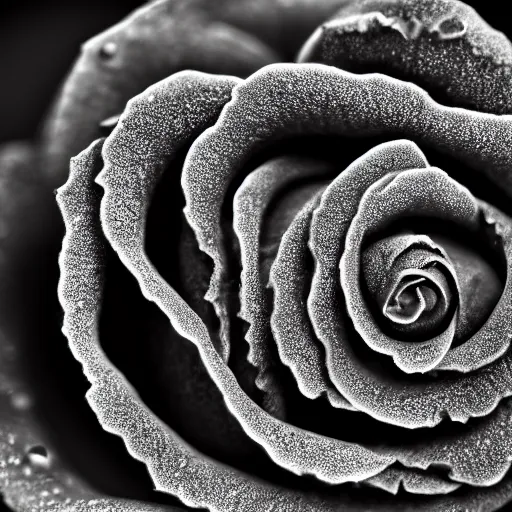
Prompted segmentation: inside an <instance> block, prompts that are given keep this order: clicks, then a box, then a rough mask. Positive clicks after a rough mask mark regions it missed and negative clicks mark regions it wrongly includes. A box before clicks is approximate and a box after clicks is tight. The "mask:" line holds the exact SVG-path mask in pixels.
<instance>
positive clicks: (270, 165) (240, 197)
mask: <svg viewBox="0 0 512 512" xmlns="http://www.w3.org/2000/svg"><path fill="white" fill-rule="evenodd" d="M329 171H331V172H332V169H331V166H330V165H327V164H325V163H321V162H316V161H306V160H304V159H302V158H297V157H295V158H294V157H281V158H277V159H275V160H269V161H268V162H266V163H265V164H263V165H262V166H260V167H259V168H258V169H256V170H254V171H253V172H252V173H251V174H249V176H248V177H247V178H246V179H245V180H244V182H243V183H242V185H241V186H240V188H239V189H238V190H237V192H236V194H235V198H234V202H233V212H234V213H233V227H234V230H235V233H236V235H237V237H238V240H239V243H240V253H241V264H242V274H241V277H240V312H239V316H240V318H242V319H243V320H245V321H246V322H247V323H248V324H249V329H248V331H247V333H246V335H245V339H246V340H247V342H248V343H249V347H250V348H249V354H248V360H249V362H250V363H251V364H253V365H254V366H256V368H258V375H257V377H256V380H255V382H256V385H257V386H258V387H259V388H260V389H261V390H263V391H265V392H267V393H269V392H270V393H272V392H274V393H278V394H279V393H280V391H279V387H280V384H279V382H278V381H279V378H278V374H277V372H279V371H280V370H279V368H278V367H276V363H277V362H276V361H275V355H274V353H273V351H272V347H273V345H272V343H273V340H272V337H271V332H270V306H271V304H269V301H268V298H267V292H266V286H267V283H266V282H264V278H263V274H262V272H261V269H260V266H261V261H260V252H261V247H260V237H261V228H262V223H263V219H264V217H265V213H267V209H268V207H269V205H270V203H271V201H272V200H273V199H275V198H276V196H277V195H278V194H279V193H280V192H282V191H283V189H285V188H287V187H288V188H289V187H291V186H292V184H293V183H294V182H298V181H300V180H306V179H308V178H309V179H312V178H316V179H317V180H319V179H321V178H322V177H324V176H325V175H326V174H328V172H329ZM312 193H313V192H312Z"/></svg>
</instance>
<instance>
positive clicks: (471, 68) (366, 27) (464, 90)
mask: <svg viewBox="0 0 512 512" xmlns="http://www.w3.org/2000/svg"><path fill="white" fill-rule="evenodd" d="M298 60H299V61H300V62H320V63H322V64H329V65H331V66H336V67H339V68H343V69H346V70H347V71H354V72H363V73H368V72H382V73H384V74H386V75H389V76H393V77H395V78H399V79H401V80H407V81H410V82H414V83H416V84H418V85H419V86H420V87H422V88H423V89H425V90H426V91H428V92H429V93H430V94H431V95H432V96H433V97H434V98H436V99H437V100H438V101H440V102H441V103H445V104H448V105H452V106H461V107H465V108H471V109H475V110H479V111H484V112H492V113H495V114H505V113H510V112H512V102H511V99H510V88H511V85H512V82H511V80H512V77H511V75H510V72H509V67H510V65H511V64H512V45H511V44H510V41H509V40H508V39H507V37H506V36H505V35H504V34H502V33H501V32H498V31H497V30H494V29H493V28H492V27H490V26H489V25H488V24H487V23H486V22H485V21H484V20H483V19H482V18H481V17H480V16H479V15H478V14H477V13H476V12H475V10H474V9H473V8H472V7H470V6H468V5H466V4H464V3H463V2H459V1H457V0H412V1H411V0H398V1H396V0H361V1H352V2H349V3H348V4H347V5H346V6H345V7H343V8H342V9H341V10H340V11H339V12H338V13H337V14H336V16H334V17H333V18H332V19H330V20H329V21H327V22H326V23H324V24H323V25H321V26H320V27H319V28H318V29H317V30H316V31H315V32H314V33H313V35H312V36H311V37H310V38H309V40H308V41H307V42H306V43H305V45H304V46H303V48H302V51H301V54H300V55H299V58H298Z"/></svg>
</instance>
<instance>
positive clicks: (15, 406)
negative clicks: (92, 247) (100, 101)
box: [0, 143, 176, 512]
mask: <svg viewBox="0 0 512 512" xmlns="http://www.w3.org/2000/svg"><path fill="white" fill-rule="evenodd" d="M38 167H39V162H38V160H37V154H36V151H35V150H34V149H33V148H32V147H31V146H30V145H28V144H24V143H10V144H8V145H5V146H3V147H2V148H0V197H1V206H2V209H1V215H0V227H1V228H0V230H1V241H0V271H1V274H2V277H1V279H0V298H1V299H2V300H1V306H0V325H1V332H0V491H1V492H2V495H3V499H4V500H5V502H6V504H7V505H8V506H9V507H10V508H11V509H12V510H19V511H21V510H31V511H34V512H37V511H41V512H46V511H48V510H56V509H57V508H58V509H59V510H64V508H65V509H66V510H69V511H70V512H76V511H84V512H96V511H98V512H99V511H100V510H104V508H103V507H104V505H106V504H108V505H109V506H110V507H111V508H110V510H123V511H128V512H136V511H138V510H143V511H145V512H150V511H151V512H152V511H154V512H157V511H162V512H165V511H169V512H171V511H172V510H176V509H174V508H172V507H166V506H162V505H149V504H148V505H145V504H143V503H141V502H137V501H132V500H126V499H121V498H109V497H107V496H105V495H104V494H102V493H100V492H97V491H95V490H93V489H92V488H90V487H89V486H88V485H87V484H86V483H85V482H83V481H82V480H81V478H80V476H79V475H77V474H76V473H75V472H74V471H72V470H71V469H70V468H69V467H67V465H66V464H65V462H64V461H63V460H62V459H61V457H60V452H59V451H58V450H57V449H55V447H54V446H53V445H52V443H51V442H50V441H49V440H48V436H47V435H46V434H45V432H44V429H43V424H42V422H41V419H40V417H39V416H38V414H37V413H36V411H35V410H34V409H35V407H34V406H35V405H36V404H35V401H36V400H37V398H36V396H35V394H34V389H33V383H31V382H30V380H29V378H28V376H27V363H26V361H25V360H24V357H26V354H24V351H23V350H22V337H23V336H24V334H25V333H23V331H22V330H20V327H19V315H21V317H22V318H23V313H25V315H28V314H29V313H30V311H25V312H21V311H17V312H13V307H16V306H17V305H18V304H19V298H18V297H16V295H15V293H16V283H15V282H14V283H13V282H12V276H13V275H14V276H17V277H18V276H19V269H18V266H19V261H20V258H23V256H24V253H25V252H26V251H27V250H32V251H34V247H37V243H38V242H40V237H41V232H42V233H43V236H47V238H48V240H47V243H51V235H52V234H51V233H48V231H47V229H41V226H44V228H47V226H48V225H49V222H48V221H49V218H48V215H47V211H46V209H45V208H44V206H47V204H46V199H47V197H46V194H48V195H50V196H51V191H50V190H48V188H47V187H46V186H45V184H44V182H43V180H42V178H41V176H40V175H38V174H37V171H38ZM42 205H44V206H42ZM36 219H37V220H36ZM37 250H38V249H36V251H37ZM36 254H37V253H36ZM13 303H14V306H13ZM28 320H30V319H28ZM23 321H24V322H26V321H27V318H23ZM0 507H1V505H0Z"/></svg>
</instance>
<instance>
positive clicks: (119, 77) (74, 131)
mask: <svg viewBox="0 0 512 512" xmlns="http://www.w3.org/2000/svg"><path fill="white" fill-rule="evenodd" d="M205 3H206V2H205ZM197 7H198V6H197V5H196V4H195V3H194V7H191V6H190V5H189V6H187V5H186V3H185V2H182V1H173V0H159V1H156V2H149V3H148V5H146V6H144V7H141V8H140V9H138V10H136V11H135V12H134V13H132V14H131V15H130V16H129V17H128V18H127V19H125V20H123V21H121V22H120V23H118V24H117V25H115V26H113V27H111V28H109V29H108V30H106V31H105V32H103V33H102V34H99V35H97V36H95V37H94V38H92V39H91V40H89V41H88V42H86V43H85V44H84V45H83V47H82V53H81V55H80V57H79V58H78V60H77V61H76V63H75V65H74V67H73V69H72V70H71V72H70V75H69V76H68V78H67V80H66V82H65V83H64V85H63V88H62V90H61V92H60V95H59V97H58V99H57V101H56V103H55V105H54V107H53V109H52V112H51V114H50V116H49V118H48V121H47V123H46V125H45V127H44V130H43V148H44V152H45V154H44V155H43V156H44V157H45V161H44V167H45V171H46V172H47V174H48V175H49V178H50V179H51V181H52V183H53V184H58V185H60V184H61V183H62V182H63V181H64V179H65V177H66V175H67V172H68V163H69V159H70V158H71V157H72V156H74V155H76V154H77V153H78V152H79V151H81V150H82V149H83V148H84V147H86V146H87V145H89V144H90V143H91V142H92V141H93V140H94V139H96V138H97V137H99V136H100V135H101V127H100V123H102V122H103V121H105V120H106V119H108V118H110V117H111V116H114V115H117V114H119V112H120V111H122V110H123V108H124V106H125V104H126V102H127V101H128V100H129V99H130V98H131V97H133V96H135V95H136V94H138V93H140V92H142V91H143V90H144V89H145V88H146V87H148V86H150V85H151V84H153V83H155V82H157V81H158V80H161V79H163V78H165V77H166V76H169V75H171V74H173V73H175V72H177V71H181V70H183V69H196V70H199V71H206V72H212V73H220V74H223V73H226V74H233V75H241V76H245V75H248V74H250V73H252V72H253V71H256V70H257V69H259V68H260V67H262V66H265V65H267V64H270V63H271V62H275V61H276V60H279V59H278V57H277V55H276V53H275V52H274V51H273V50H272V49H271V48H269V47H268V46H267V45H265V44H264V43H263V42H261V41H260V40H258V39H257V38H255V37H254V36H252V35H250V34H248V33H246V32H243V31H242V30H240V29H238V28H236V27H234V26H231V25H229V24H228V23H225V22H223V21H221V20H220V19H219V17H218V16H217V17H212V16H209V15H208V13H204V12H203V11H204V10H205V9H198V8H197ZM226 55H228V56H229V58H226Z"/></svg>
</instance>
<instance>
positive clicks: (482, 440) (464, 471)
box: [384, 388, 512, 486]
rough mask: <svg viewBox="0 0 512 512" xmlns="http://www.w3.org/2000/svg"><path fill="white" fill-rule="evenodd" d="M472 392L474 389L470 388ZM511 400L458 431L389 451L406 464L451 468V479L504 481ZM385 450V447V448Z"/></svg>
mask: <svg viewBox="0 0 512 512" xmlns="http://www.w3.org/2000/svg"><path fill="white" fill-rule="evenodd" d="M468 393H471V388H468ZM511 408H512V403H511V401H510V399H507V400H505V401H503V402H502V403H501V404H500V405H499V406H498V407H497V409H496V410H495V411H493V412H492V413H491V414H490V415H488V416H487V417H485V418H479V419H476V420H472V421H471V422H469V423H468V424H467V425H466V426H461V428H460V429H458V431H456V433H448V434H445V435H436V433H435V431H434V433H433V435H434V439H428V440H427V439H424V440H421V441H420V442H419V443H414V444H413V445H412V446H408V445H407V444H405V443H404V444H402V445H400V446H397V447H396V448H395V447H393V448H391V449H390V450H389V451H390V453H392V454H393V455H394V456H396V457H397V458H398V460H399V461H400V462H401V463H402V464H404V465H405V466H409V467H415V468H420V469H423V470H424V469H427V468H429V467H430V466H436V465H437V466H441V467H444V468H447V469H449V473H448V476H449V478H450V480H453V481H455V482H461V483H468V484H470V485H476V486H491V485H494V484H496V483H497V482H499V481H501V480H502V478H504V476H505V475H506V474H507V472H508V471H509V469H510V465H511V463H512V432H511V430H510V428H509V426H510V421H511V419H512V409H511ZM384 450H386V448H384Z"/></svg>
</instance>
